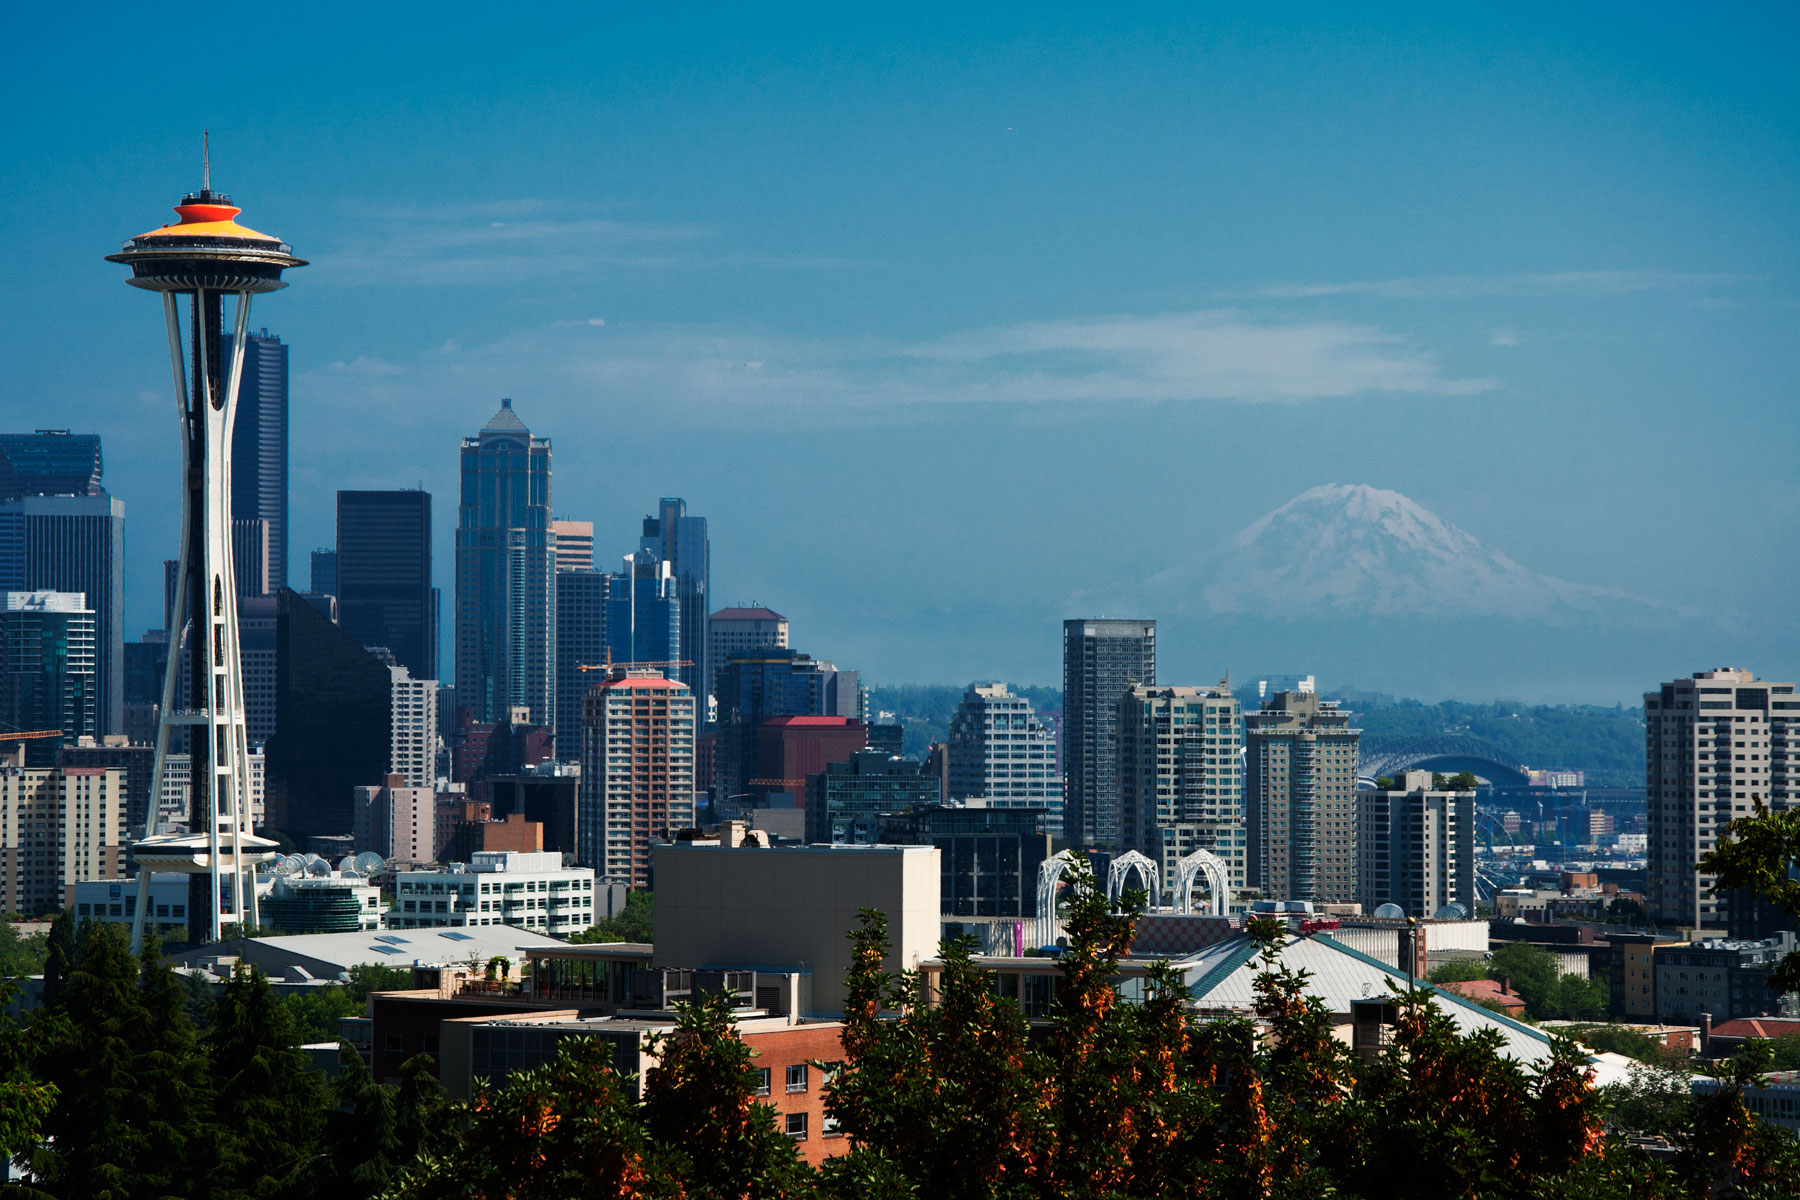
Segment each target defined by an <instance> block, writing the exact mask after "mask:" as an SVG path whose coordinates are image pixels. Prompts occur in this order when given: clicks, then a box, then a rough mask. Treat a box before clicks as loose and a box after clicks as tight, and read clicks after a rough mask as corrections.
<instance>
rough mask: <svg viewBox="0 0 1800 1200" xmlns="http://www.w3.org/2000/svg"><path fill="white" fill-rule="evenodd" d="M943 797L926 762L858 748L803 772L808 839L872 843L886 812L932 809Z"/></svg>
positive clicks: (857, 843) (876, 840) (829, 841)
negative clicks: (810, 772) (812, 771)
mask: <svg viewBox="0 0 1800 1200" xmlns="http://www.w3.org/2000/svg"><path fill="white" fill-rule="evenodd" d="M942 799H943V793H942V791H941V790H940V788H939V781H938V777H937V776H936V775H935V774H933V773H932V772H931V771H929V770H928V769H927V768H926V765H925V764H924V763H922V762H915V761H913V760H911V759H906V758H895V757H893V756H892V755H888V754H883V753H881V752H880V751H879V750H858V751H857V752H856V753H855V754H852V755H851V756H850V758H849V759H848V761H845V762H828V763H826V764H825V765H824V768H823V769H822V770H820V771H819V772H818V773H817V774H813V775H809V776H807V780H806V840H807V841H809V842H815V843H829V844H838V845H873V844H874V843H876V842H878V841H880V840H881V818H882V817H883V816H884V815H891V814H894V813H904V812H910V811H912V810H914V809H919V808H928V807H935V806H936V805H938V804H939V803H940V802H941V801H942Z"/></svg>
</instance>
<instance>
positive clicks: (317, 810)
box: [265, 588, 394, 838]
mask: <svg viewBox="0 0 1800 1200" xmlns="http://www.w3.org/2000/svg"><path fill="white" fill-rule="evenodd" d="M276 602H277V606H278V607H277V617H276V634H275V637H276V654H277V660H278V662H279V667H278V670H277V678H278V679H279V681H280V682H279V687H278V690H277V692H276V696H275V735H274V736H273V737H271V738H270V739H269V743H268V747H267V749H266V751H265V754H266V761H267V766H268V783H267V795H268V801H267V803H268V808H267V819H268V823H269V824H270V825H271V826H273V827H274V828H276V829H279V830H282V831H284V832H286V833H289V834H292V835H293V836H294V837H296V838H307V837H312V836H314V835H316V834H347V833H349V832H350V827H351V806H350V802H351V798H352V794H353V792H354V790H355V789H356V787H357V786H359V785H361V784H367V783H375V782H378V781H380V780H381V779H383V778H384V777H386V775H387V774H388V772H389V771H390V770H391V769H392V762H393V760H392V752H391V750H392V724H393V716H394V708H393V692H394V684H393V675H392V672H391V670H390V668H389V667H388V666H387V665H386V664H385V663H383V662H382V661H381V660H380V659H378V658H376V657H375V656H374V655H373V654H370V653H369V652H368V651H367V650H365V649H363V648H362V647H361V646H359V645H358V644H357V643H356V640H355V639H354V638H352V637H350V636H349V635H348V634H346V633H345V632H344V631H343V630H342V629H340V628H338V626H336V625H333V624H332V623H331V620H330V618H328V617H326V616H325V614H324V613H321V612H320V611H319V610H318V609H316V608H314V607H313V606H312V605H310V604H308V603H307V602H306V601H305V600H304V599H302V598H301V596H300V594H299V593H298V592H295V591H293V590H291V589H287V588H284V589H282V591H281V592H279V593H278V594H277V595H276Z"/></svg>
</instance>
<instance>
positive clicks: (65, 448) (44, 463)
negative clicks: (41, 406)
mask: <svg viewBox="0 0 1800 1200" xmlns="http://www.w3.org/2000/svg"><path fill="white" fill-rule="evenodd" d="M100 472H101V460H100V435H99V434H95V433H70V432H69V431H68V430H66V429H40V430H38V431H37V432H36V433H0V500H17V499H19V498H20V497H21V496H103V495H105V494H106V493H105V491H104V490H102V488H101V486H100Z"/></svg>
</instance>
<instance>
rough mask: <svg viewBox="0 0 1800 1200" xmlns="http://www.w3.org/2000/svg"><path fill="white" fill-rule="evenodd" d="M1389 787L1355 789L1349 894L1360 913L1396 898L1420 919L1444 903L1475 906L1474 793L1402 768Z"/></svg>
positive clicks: (1472, 909) (1469, 911)
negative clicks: (1443, 785) (1353, 864)
mask: <svg viewBox="0 0 1800 1200" xmlns="http://www.w3.org/2000/svg"><path fill="white" fill-rule="evenodd" d="M1398 782H1399V784H1400V786H1399V788H1397V789H1394V790H1391V791H1364V792H1358V793H1357V795H1356V825H1357V829H1356V859H1357V868H1356V899H1357V902H1358V903H1360V904H1361V905H1362V910H1363V912H1365V913H1372V912H1374V911H1375V910H1376V909H1377V908H1379V907H1381V906H1382V905H1383V904H1398V905H1399V906H1400V907H1401V908H1403V909H1405V910H1406V915H1407V916H1409V917H1418V918H1419V919H1420V920H1424V919H1426V918H1427V917H1431V916H1435V915H1436V914H1437V912H1438V910H1440V909H1442V908H1443V907H1444V906H1445V905H1447V904H1461V905H1462V906H1463V907H1464V910H1465V914H1466V915H1472V914H1473V913H1474V912H1475V793H1474V792H1472V791H1468V792H1459V791H1449V790H1445V789H1442V788H1433V787H1432V777H1431V772H1430V771H1407V772H1406V773H1405V775H1404V776H1403V777H1402V778H1401V779H1400V780H1398Z"/></svg>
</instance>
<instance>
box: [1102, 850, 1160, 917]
mask: <svg viewBox="0 0 1800 1200" xmlns="http://www.w3.org/2000/svg"><path fill="white" fill-rule="evenodd" d="M1133 871H1136V872H1137V873H1138V875H1139V877H1140V878H1142V879H1143V881H1144V884H1145V888H1144V890H1145V891H1146V892H1148V893H1149V895H1150V899H1149V903H1148V907H1147V909H1146V911H1148V912H1155V911H1156V910H1157V908H1158V907H1159V905H1160V901H1161V898H1162V879H1161V874H1162V873H1161V872H1160V871H1158V870H1157V869H1156V864H1155V863H1154V862H1152V861H1151V860H1150V859H1149V858H1148V857H1146V856H1145V855H1143V854H1140V853H1138V852H1137V851H1136V850H1127V851H1126V852H1125V853H1123V854H1121V855H1119V856H1118V857H1117V858H1115V859H1113V860H1112V865H1111V866H1109V867H1108V868H1107V869H1106V898H1107V899H1108V900H1110V901H1112V902H1113V903H1114V904H1117V903H1118V902H1119V897H1120V896H1121V895H1123V894H1124V892H1125V881H1126V880H1127V879H1129V878H1131V873H1132V872H1133Z"/></svg>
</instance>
